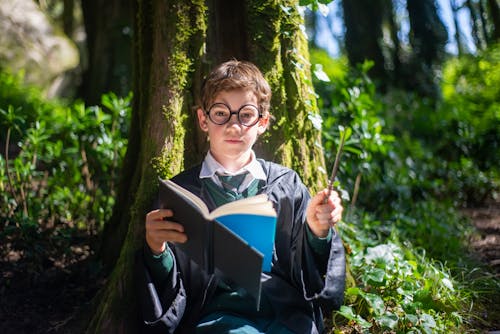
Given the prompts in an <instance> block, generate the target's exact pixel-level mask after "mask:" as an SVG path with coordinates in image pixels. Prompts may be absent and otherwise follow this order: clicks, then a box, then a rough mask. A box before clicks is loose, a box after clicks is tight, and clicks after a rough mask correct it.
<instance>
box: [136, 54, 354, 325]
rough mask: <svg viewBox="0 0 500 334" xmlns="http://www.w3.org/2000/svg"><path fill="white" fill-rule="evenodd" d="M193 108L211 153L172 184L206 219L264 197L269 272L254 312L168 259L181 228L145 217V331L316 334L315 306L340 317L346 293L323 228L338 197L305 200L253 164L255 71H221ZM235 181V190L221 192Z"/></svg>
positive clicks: (290, 181)
mask: <svg viewBox="0 0 500 334" xmlns="http://www.w3.org/2000/svg"><path fill="white" fill-rule="evenodd" d="M201 99H202V106H201V108H199V109H198V110H197V113H198V121H199V125H200V127H201V129H202V130H203V131H205V132H207V133H208V137H209V140H210V150H209V152H208V153H207V155H206V157H205V160H204V161H203V163H202V164H201V165H198V166H196V167H194V168H191V169H189V170H187V171H184V172H182V173H181V174H179V175H177V176H175V177H174V178H173V179H172V180H173V181H174V182H176V183H177V184H179V185H181V186H183V187H185V188H186V189H188V190H189V191H191V192H193V193H194V194H196V195H198V196H199V197H200V198H202V199H203V200H204V201H205V202H206V203H207V206H208V207H209V208H210V209H211V210H212V209H214V208H215V207H217V206H220V205H221V204H224V203H227V202H229V201H232V200H235V199H238V198H241V197H244V196H253V195H256V194H258V193H266V194H267V195H268V196H269V198H270V199H271V201H272V202H273V204H274V207H275V209H276V212H277V213H278V220H277V227H276V239H275V246H274V252H273V260H272V267H271V271H270V272H265V273H263V274H262V296H261V304H260V308H259V310H258V311H257V310H256V309H255V301H254V300H253V299H251V297H250V296H248V295H247V294H246V293H245V291H244V290H243V289H238V287H234V286H233V287H230V286H228V285H227V284H226V282H223V281H221V280H220V279H219V278H218V277H217V276H213V275H208V274H207V273H206V272H204V271H202V270H201V269H200V268H199V267H198V266H197V265H196V264H195V263H194V262H191V261H190V260H189V259H188V258H186V256H185V255H184V254H183V253H182V252H180V251H177V250H176V246H175V245H176V243H183V242H185V241H186V240H187V239H188V238H189V235H186V234H185V233H183V226H182V222H180V223H177V222H173V221H169V218H170V217H172V216H173V211H172V210H170V209H162V210H153V211H151V212H149V213H148V214H147V216H146V245H145V247H144V254H142V260H143V262H144V264H145V269H144V270H142V273H141V277H140V281H139V284H140V287H141V299H142V310H143V318H144V323H145V324H146V326H147V327H148V328H149V329H152V330H154V331H155V332H162V333H174V332H175V333H229V332H230V333H300V334H305V333H320V332H322V331H324V328H323V323H322V314H321V309H320V305H321V306H322V307H323V308H324V309H325V310H331V309H332V308H338V307H339V306H340V305H341V303H342V300H343V293H344V284H345V257H344V249H343V245H342V242H341V240H340V238H339V236H338V235H337V234H336V233H335V230H334V229H333V228H332V227H331V226H333V225H334V224H335V223H337V222H338V221H339V220H340V219H341V216H342V210H343V208H342V205H341V203H340V198H339V196H338V194H337V193H336V192H332V193H331V195H330V196H329V197H328V199H326V200H325V198H326V194H327V192H326V190H323V191H321V192H319V193H318V194H317V195H316V196H314V197H313V198H312V199H311V198H310V195H309V193H308V191H307V188H306V187H305V186H304V184H302V182H301V180H300V178H299V177H298V175H297V174H296V173H295V172H294V171H292V170H291V169H288V168H286V167H283V166H280V165H278V164H275V163H272V162H268V161H264V160H261V159H256V157H255V154H254V152H253V150H252V146H253V144H254V143H255V141H256V140H257V138H258V136H259V135H261V134H262V133H264V131H265V130H266V128H267V125H268V124H269V102H270V99H271V90H270V88H269V85H268V83H267V82H266V80H265V79H264V77H263V76H262V74H261V72H260V71H259V70H258V69H257V67H255V65H253V64H251V63H248V62H240V61H235V60H233V61H228V62H226V63H223V64H221V65H219V66H218V67H217V68H215V69H214V70H213V71H212V72H211V73H210V74H209V76H208V77H207V79H206V80H205V82H204V84H203V87H202V96H201ZM223 178H226V179H223ZM228 179H229V180H228ZM235 179H238V183H239V184H233V185H231V186H229V188H232V189H225V187H226V186H227V185H228V183H230V182H232V181H234V180H235ZM167 207H168V205H167ZM228 252H231V250H230V249H228ZM241 266H242V268H243V267H244V266H245V264H244V263H242V264H241Z"/></svg>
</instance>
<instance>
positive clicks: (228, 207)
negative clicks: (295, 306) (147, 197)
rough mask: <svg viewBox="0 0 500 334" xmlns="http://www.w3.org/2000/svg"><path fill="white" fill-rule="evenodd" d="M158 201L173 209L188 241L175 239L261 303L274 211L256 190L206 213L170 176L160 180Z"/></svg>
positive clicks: (205, 265) (206, 266) (268, 266)
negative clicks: (263, 273)
mask: <svg viewBox="0 0 500 334" xmlns="http://www.w3.org/2000/svg"><path fill="white" fill-rule="evenodd" d="M159 195H160V205H161V206H162V208H167V209H172V210H173V212H174V217H173V219H170V218H169V219H170V220H173V221H178V222H179V223H181V224H182V225H183V226H184V231H185V233H186V235H187V237H188V240H187V242H185V243H183V244H176V247H177V248H179V249H181V250H182V251H183V252H185V253H186V254H187V255H188V256H189V257H190V258H191V259H192V260H193V261H195V262H196V263H197V264H198V265H200V266H201V267H202V268H203V269H204V270H206V271H207V272H208V273H214V272H215V273H217V274H219V275H221V276H222V277H223V278H224V279H225V280H226V281H228V280H229V282H230V283H234V284H236V285H237V286H239V287H242V288H244V289H245V290H246V291H247V292H248V293H249V294H250V295H252V296H253V297H255V299H256V302H257V307H258V305H259V303H260V289H261V283H260V277H261V272H262V271H270V270H271V262H272V254H273V248H274V238H275V233H276V211H275V210H274V208H273V204H272V202H271V201H269V200H268V198H267V195H265V194H261V195H257V196H252V197H248V198H243V199H241V200H237V201H234V202H230V203H227V204H224V205H222V206H220V207H218V208H217V209H215V210H213V211H212V212H209V210H208V208H207V206H206V205H205V203H204V202H203V201H202V200H201V199H200V198H199V197H198V196H196V195H194V194H193V193H191V192H190V191H188V190H186V189H185V188H183V187H181V186H179V185H177V184H176V183H174V182H172V181H170V180H160V190H159Z"/></svg>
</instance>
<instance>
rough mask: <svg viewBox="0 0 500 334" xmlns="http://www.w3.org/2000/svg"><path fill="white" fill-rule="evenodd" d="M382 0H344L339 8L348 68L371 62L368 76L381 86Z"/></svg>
mask: <svg viewBox="0 0 500 334" xmlns="http://www.w3.org/2000/svg"><path fill="white" fill-rule="evenodd" d="M384 2H385V0H376V1H363V0H344V1H342V9H343V12H344V23H345V27H346V33H345V46H346V51H347V57H348V58H349V63H350V64H351V65H352V66H356V65H357V64H360V63H363V62H364V61H365V60H372V61H373V62H374V65H373V67H372V68H371V70H370V71H369V74H370V76H371V77H372V78H373V79H374V80H375V81H377V84H378V85H379V86H380V87H382V86H384V84H385V83H386V79H387V73H386V71H385V59H384V54H383V52H382V40H383V31H382V22H383V18H384V13H383V10H384V8H385V7H386V6H385V5H384Z"/></svg>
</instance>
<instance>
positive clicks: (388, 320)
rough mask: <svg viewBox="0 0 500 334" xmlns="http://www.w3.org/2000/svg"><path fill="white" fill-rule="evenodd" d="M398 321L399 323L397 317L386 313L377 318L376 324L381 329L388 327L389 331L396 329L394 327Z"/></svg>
mask: <svg viewBox="0 0 500 334" xmlns="http://www.w3.org/2000/svg"><path fill="white" fill-rule="evenodd" d="M398 321H399V318H398V316H397V315H396V314H394V313H391V312H387V313H385V314H382V315H381V316H379V317H377V322H378V323H379V324H380V325H381V326H382V327H388V328H390V329H394V328H396V326H397V325H398Z"/></svg>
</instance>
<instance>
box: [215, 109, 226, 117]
mask: <svg viewBox="0 0 500 334" xmlns="http://www.w3.org/2000/svg"><path fill="white" fill-rule="evenodd" d="M227 114H229V112H228V111H227V110H222V109H220V110H214V116H217V117H225V116H227Z"/></svg>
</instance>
